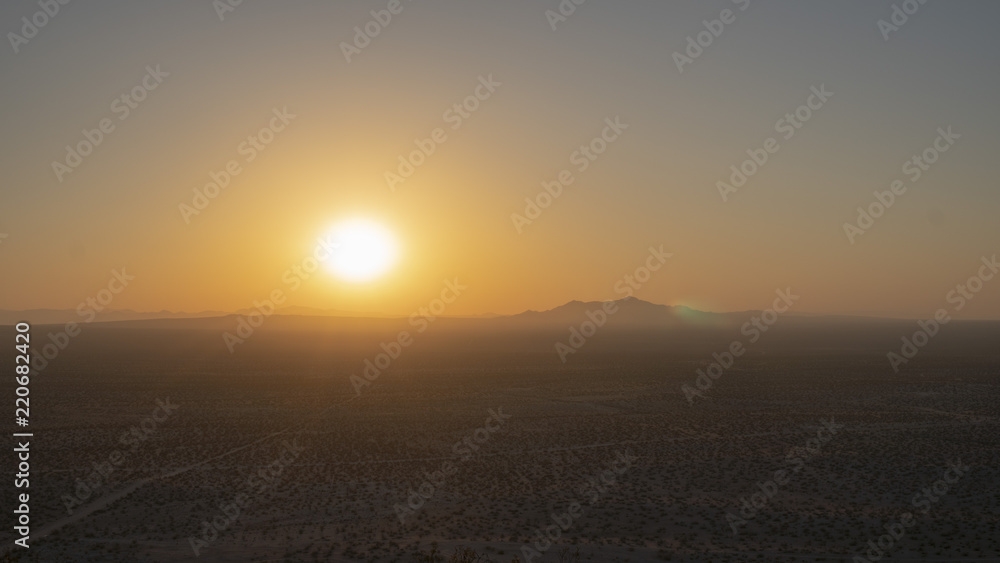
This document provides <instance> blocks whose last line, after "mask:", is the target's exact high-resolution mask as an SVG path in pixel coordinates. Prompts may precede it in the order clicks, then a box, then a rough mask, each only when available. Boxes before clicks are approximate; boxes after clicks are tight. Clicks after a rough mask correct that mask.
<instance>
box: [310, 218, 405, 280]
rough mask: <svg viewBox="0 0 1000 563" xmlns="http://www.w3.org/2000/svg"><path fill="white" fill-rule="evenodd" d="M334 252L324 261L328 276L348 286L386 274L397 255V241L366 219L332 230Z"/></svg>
mask: <svg viewBox="0 0 1000 563" xmlns="http://www.w3.org/2000/svg"><path fill="white" fill-rule="evenodd" d="M328 239H329V240H331V241H333V246H334V248H333V251H332V252H331V254H330V258H329V259H327V260H326V267H327V269H328V270H330V272H332V273H333V274H334V275H336V276H337V277H339V278H340V279H342V280H345V281H349V282H354V283H357V282H366V281H371V280H374V279H376V278H378V277H380V276H382V275H383V274H385V273H386V272H388V271H389V270H390V269H391V268H392V267H393V266H394V265H395V264H396V259H397V257H398V254H399V248H398V246H397V244H396V239H395V238H394V237H393V236H392V233H391V232H389V230H388V229H386V228H385V227H383V226H382V225H380V224H378V223H376V222H375V221H371V220H369V219H360V218H356V219H348V220H346V221H342V222H340V223H338V224H336V225H334V227H333V228H332V229H331V231H330V232H329V236H328Z"/></svg>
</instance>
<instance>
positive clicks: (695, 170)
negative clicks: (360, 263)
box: [0, 0, 1000, 319]
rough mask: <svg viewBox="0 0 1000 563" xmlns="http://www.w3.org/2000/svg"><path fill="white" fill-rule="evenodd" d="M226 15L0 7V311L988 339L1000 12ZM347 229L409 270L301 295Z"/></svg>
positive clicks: (699, 5) (988, 4)
mask: <svg viewBox="0 0 1000 563" xmlns="http://www.w3.org/2000/svg"><path fill="white" fill-rule="evenodd" d="M223 2H224V0H220V1H219V2H215V3H213V2H210V1H208V0H205V1H199V2H191V1H184V2H152V1H135V0H130V1H127V2H126V1H110V0H93V1H88V2H70V3H68V4H67V5H65V6H63V5H59V6H58V12H57V13H56V14H55V15H53V16H48V15H45V16H41V15H37V13H38V12H40V11H41V10H42V8H41V7H40V4H39V3H38V2H30V1H21V0H16V1H9V2H4V3H3V5H2V6H0V21H2V22H3V26H2V31H3V32H4V34H5V37H6V38H7V41H6V44H4V45H3V46H2V47H0V65H2V67H0V68H2V76H3V80H2V81H0V96H2V100H3V104H2V106H0V108H2V109H0V111H2V113H3V115H2V117H3V122H4V124H5V128H6V131H7V134H6V135H4V136H3V137H2V138H0V155H2V157H0V159H2V160H0V170H2V178H3V183H2V187H0V264H2V271H3V275H2V276H0V308H2V309H34V308H51V309H72V308H76V307H77V306H78V305H79V304H80V303H82V302H85V300H86V299H87V298H91V297H93V296H95V295H98V293H99V292H100V291H101V290H102V289H105V288H107V287H109V283H112V282H111V280H112V279H113V278H114V274H113V272H115V271H118V272H119V273H121V272H122V271H123V270H124V272H126V273H127V276H130V277H133V278H132V279H131V280H130V281H129V284H128V286H127V287H124V289H123V290H121V291H119V292H118V293H115V294H114V297H113V302H111V303H110V304H109V305H108V307H109V308H112V309H133V310H137V311H159V310H171V311H186V312H197V311H203V310H217V311H235V310H240V309H244V308H248V307H252V306H253V305H254V303H255V302H260V301H261V300H264V299H267V298H268V296H270V295H272V294H273V292H275V291H281V292H282V297H283V298H284V305H286V306H288V305H293V306H301V307H315V308H321V309H333V310H338V311H350V312H377V313H381V314H399V315H408V314H409V313H411V312H412V311H415V310H417V309H418V308H419V307H425V306H427V304H428V303H429V302H431V301H432V300H433V299H435V298H438V297H439V296H440V295H441V293H442V292H443V291H446V290H447V287H448V284H447V283H446V281H447V282H450V283H451V284H455V283H457V284H459V285H461V286H464V287H465V289H463V290H462V291H461V295H460V296H459V297H457V298H456V299H453V300H452V301H453V302H452V303H449V304H448V308H447V311H446V314H448V315H473V314H481V313H488V312H490V313H498V314H510V313H517V312H520V311H524V310H527V309H534V310H542V309H549V308H553V307H556V306H558V305H560V304H563V303H565V302H567V301H570V300H574V299H576V300H583V301H597V300H608V299H617V298H621V297H624V296H625V293H624V292H623V291H621V290H622V288H624V287H628V289H629V292H628V293H630V294H633V295H635V296H636V297H639V298H642V299H645V300H648V301H652V302H656V303H664V304H670V305H686V306H689V307H694V308H696V309H701V310H708V311H720V312H721V311H741V310H749V309H761V308H765V307H767V306H769V304H770V303H771V302H772V301H773V299H774V294H775V291H776V290H777V289H785V288H791V289H792V291H794V292H795V293H797V294H798V295H800V296H801V301H800V304H799V305H797V306H798V307H799V308H800V309H801V310H802V311H811V312H816V313H831V314H860V315H877V316H892V317H904V318H930V317H931V316H933V314H934V312H935V311H936V310H937V309H939V308H941V307H945V306H948V305H947V304H948V300H947V299H948V295H949V292H951V291H952V290H954V289H955V288H956V286H958V285H959V284H966V285H971V286H972V287H973V288H974V289H978V292H976V293H970V295H971V296H972V297H971V298H969V299H967V304H966V306H965V307H964V308H963V309H962V310H961V311H955V312H954V314H955V316H956V317H959V318H968V319H1000V276H998V278H997V280H996V281H991V280H987V279H985V278H986V276H990V275H992V272H991V270H990V269H989V268H983V267H981V266H984V265H985V264H984V262H983V259H984V257H985V258H987V259H988V258H990V257H992V256H993V255H994V254H996V253H998V252H1000V221H997V217H996V214H997V210H998V209H1000V190H998V189H997V187H998V186H997V176H996V173H995V170H996V154H997V149H998V147H1000V112H998V111H997V110H996V100H997V99H1000V75H998V73H997V72H996V68H997V60H998V59H1000V36H998V35H997V34H996V32H995V27H996V23H997V21H998V20H1000V4H998V3H996V2H994V1H991V0H978V1H976V0H961V1H954V2H935V1H930V2H927V3H925V4H923V5H920V4H917V3H916V2H913V1H910V2H901V1H898V0H897V1H896V2H892V1H888V0H886V1H883V0H878V1H871V0H857V1H848V0H845V1H838V2H825V1H818V0H817V1H795V2H793V1H783V2H779V1H776V0H750V1H749V2H748V1H746V0H709V1H690V2H662V1H660V0H655V1H654V0H623V1H621V2H611V1H608V0H587V1H586V2H583V3H582V4H581V5H579V6H576V5H574V4H572V3H571V2H569V1H568V0H567V2H563V3H562V8H561V9H562V10H563V12H564V13H563V14H560V13H559V10H560V2H558V1H557V0H543V1H538V0H531V1H529V0H504V1H503V2H499V1H498V2H485V1H481V0H480V1H468V0H464V1H459V0H451V1H446V0H400V1H399V2H398V3H397V2H395V1H392V2H391V1H390V0H366V1H337V2H319V1H294V0H288V1H284V2H280V3H279V2H261V1H254V0H245V1H243V2H242V3H241V4H239V5H238V6H236V7H231V6H229V5H228V4H225V3H223ZM220 6H223V7H225V9H223V8H221V7H220ZM571 6H572V7H573V8H574V9H573V10H572V13H570V7H571ZM894 6H895V7H896V9H895V10H894ZM914 7H917V9H916V11H914V10H913V8H914ZM390 8H391V9H393V10H395V11H396V13H395V14H393V13H391V12H389V11H388V10H389V9H390ZM904 8H905V9H906V11H910V12H912V13H910V14H907V13H906V11H904ZM49 9H50V10H54V8H52V7H50V8H49ZM373 11H374V12H375V15H373V13H372V12H373ZM386 15H388V16H391V19H390V18H387V17H386ZM894 17H895V20H893V18H894ZM22 18H28V20H29V21H30V20H31V19H32V18H34V19H35V20H36V23H37V22H44V25H41V26H36V25H35V24H30V25H27V24H26V23H25V21H24V20H22ZM376 18H378V19H381V20H382V21H383V22H386V23H384V25H383V24H382V23H378V22H377V21H374V22H373V20H376ZM904 18H905V21H903V20H904ZM715 20H718V21H715ZM880 21H881V22H883V23H881V24H880ZM366 26H367V29H368V30H370V31H373V32H374V33H371V34H369V33H368V32H366V31H365V29H366ZM35 27H37V29H35ZM356 28H357V29H359V30H360V32H359V31H357V30H356ZM32 31H34V33H32ZM359 33H360V35H359ZM699 34H700V35H699ZM29 35H30V38H29V37H28V36H29ZM699 41H701V44H699ZM817 92H819V93H821V94H817ZM133 94H134V96H133ZM477 94H478V97H476V96H477ZM122 96H126V98H122ZM470 96H472V98H470ZM140 98H141V101H138V100H139V99H140ZM455 104H465V105H466V108H462V109H461V111H456V110H455V109H454V106H455ZM810 105H811V106H812V107H810ZM460 107H461V106H460ZM468 108H473V109H471V110H470V109H468ZM796 112H798V114H797V115H798V116H799V117H798V118H796V117H795V115H796ZM788 114H791V115H792V117H791V118H790V119H789V118H787V117H786V116H787V115H788ZM803 117H805V119H803ZM608 123H612V124H616V125H615V126H614V127H611V126H609V125H608ZM102 124H103V126H104V127H105V128H106V129H107V130H108V132H101V131H100V129H101V127H102ZM793 124H794V125H793ZM279 129H280V130H279ZM262 130H265V131H263V132H262ZM85 131H87V133H85ZM602 136H603V138H602ZM251 137H259V138H258V139H257V140H256V141H252V140H248V139H249V138H251ZM88 138H89V139H90V141H88ZM595 139H599V140H595ZM95 140H97V142H95ZM264 140H266V141H269V142H267V143H266V144H264V143H263V141H264ZM81 143H82V146H83V148H84V149H87V148H88V143H89V144H90V145H95V144H96V146H93V149H92V150H86V151H85V152H87V153H88V154H87V155H86V156H80V157H79V160H78V161H77V160H76V158H75V157H74V156H73V155H68V149H67V147H68V146H69V147H79V146H81ZM253 143H256V145H257V146H256V147H255V146H254V144H253ZM935 143H936V144H937V148H934V147H935ZM587 145H589V146H590V147H591V148H590V149H589V150H588V152H589V156H588V155H587V154H584V152H583V151H581V150H580V149H581V146H587ZM419 146H423V147H425V149H427V150H425V152H426V153H430V154H418V155H417V157H415V158H411V153H412V152H413V151H415V150H419V148H418V147H419ZM431 149H432V150H431ZM599 151H603V152H600V154H597V153H598V152H599ZM915 156H916V157H918V158H920V159H921V160H920V161H919V162H915V161H912V159H913V158H914V157H915ZM754 157H756V158H757V159H758V162H760V163H761V164H758V163H757V162H754V161H753V160H752V159H753V158H754ZM925 157H926V159H927V160H928V161H930V160H932V161H933V163H932V164H931V163H928V162H927V161H925V160H924V158H925ZM764 158H766V160H764ZM401 159H403V160H408V159H410V160H412V161H414V162H416V163H417V164H418V165H416V166H413V170H412V173H410V171H409V170H406V169H405V167H404V169H402V170H401V169H400V160H401ZM748 159H751V160H750V162H745V161H747V160H748ZM69 164H75V165H76V166H72V167H71V166H69ZM734 166H735V167H737V168H739V167H741V166H742V167H743V168H744V170H746V171H749V174H747V176H748V177H746V179H745V183H741V182H740V180H741V178H739V177H736V178H732V176H733V175H734V173H733V168H732V167H734ZM227 167H231V168H230V171H231V172H233V171H235V173H223V172H225V171H226V169H227ZM564 171H567V172H564ZM213 173H214V174H215V176H216V178H220V179H221V178H224V177H225V176H226V175H228V176H229V178H228V181H226V182H225V183H226V184H227V186H226V187H225V188H223V189H220V190H219V191H218V193H217V194H215V197H212V198H208V197H205V199H203V200H201V199H198V197H199V196H196V191H198V190H201V191H202V193H204V189H205V186H206V184H208V183H209V182H211V181H212V174H213ZM404 173H405V175H406V176H407V177H405V178H404V177H403V176H404ZM387 174H388V176H387ZM391 174H396V175H398V176H399V177H398V178H394V177H393V176H392V175H391ZM561 174H562V177H563V178H565V179H572V183H569V182H567V185H565V186H562V187H561V191H559V190H558V189H557V188H555V187H553V184H551V183H552V182H554V181H556V180H558V179H559V177H560V175H561ZM737 176H738V175H737ZM400 180H401V181H400ZM221 181H222V180H220V182H221ZM896 181H898V182H897V183H895V184H894V182H896ZM720 182H721V183H723V184H720ZM543 183H549V186H550V189H551V190H553V191H555V192H556V193H559V195H558V197H554V198H553V197H548V196H547V195H546V194H545V191H544V190H545V188H544V187H543ZM737 184H739V186H738V187H737ZM893 186H895V189H896V190H898V191H899V193H898V194H893V193H892V189H893ZM875 192H883V193H882V195H881V196H878V197H881V199H882V203H879V199H878V197H877V196H876V195H875ZM886 194H889V195H886ZM890 196H891V197H892V202H891V204H889V205H888V206H886V205H884V203H885V202H888V201H889V198H890ZM526 198H527V199H528V200H534V201H536V202H539V203H542V204H543V205H544V207H539V208H538V209H529V208H528V206H529V204H528V203H526ZM185 206H186V208H185ZM199 206H201V208H198V207H199ZM859 207H860V208H862V209H866V210H872V211H873V213H874V214H875V215H877V217H872V218H868V219H866V218H865V217H861V218H860V219H859V211H858V208H859ZM880 208H881V212H879V209H880ZM352 217H362V218H367V219H369V220H371V221H375V222H377V223H379V224H381V225H382V226H384V227H385V228H386V229H388V230H389V231H391V232H392V233H393V235H394V237H395V238H396V240H397V242H398V245H399V260H398V263H396V265H395V267H394V268H392V269H391V270H390V271H388V272H387V273H386V274H385V275H383V276H381V277H379V278H377V279H375V280H371V281H368V282H365V283H356V282H350V281H345V280H343V279H340V278H338V277H336V276H335V275H332V274H331V273H330V272H328V271H327V270H326V269H325V268H320V269H318V270H316V271H314V272H313V273H311V274H306V275H300V274H298V273H292V274H290V272H295V270H294V269H293V268H295V267H299V268H301V267H302V266H303V265H306V266H309V262H308V260H309V258H308V257H309V256H311V255H313V253H314V251H315V249H316V247H317V244H318V242H317V241H318V240H319V239H320V238H321V237H323V236H324V234H326V233H328V232H329V230H330V228H331V227H332V226H333V225H335V224H337V223H338V222H339V221H341V220H344V219H346V218H352ZM859 222H860V224H861V225H860V226H859ZM845 225H846V226H845ZM862 227H863V228H862ZM651 247H652V248H654V249H657V250H658V251H659V249H661V248H662V251H661V252H662V253H664V254H669V255H670V256H669V258H666V259H665V260H664V261H663V262H662V264H660V262H650V256H651V253H650V248H651ZM987 261H988V260H987ZM653 264H656V265H658V266H659V267H658V268H657V269H656V271H653V272H650V273H649V275H648V276H647V275H646V273H644V272H643V271H641V268H643V267H645V266H647V265H653ZM637 270H639V271H638V272H637ZM303 272H304V271H303ZM980 275H982V277H977V276H980ZM626 276H632V278H631V286H629V285H628V282H626V285H624V286H623V285H621V284H620V283H619V282H622V281H623V280H626ZM636 276H638V277H636ZM970 278H976V279H975V280H973V281H972V282H970V281H969V280H970ZM638 279H643V280H644V281H642V282H641V283H640V282H638V281H636V280H638ZM292 281H295V283H292ZM112 287H114V288H116V289H120V288H121V286H120V285H114V284H112ZM616 288H617V289H616ZM105 295H107V293H106V292H105Z"/></svg>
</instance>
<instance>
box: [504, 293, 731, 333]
mask: <svg viewBox="0 0 1000 563" xmlns="http://www.w3.org/2000/svg"><path fill="white" fill-rule="evenodd" d="M609 310H610V311H614V312H613V313H611V314H607V311H609ZM588 313H589V314H590V316H588ZM602 314H607V323H608V324H609V325H611V326H616V327H636V328H651V327H670V326H680V325H688V324H708V325H716V326H718V325H725V324H729V323H731V322H732V321H733V319H732V318H730V317H731V315H732V313H707V312H705V311H698V310H696V309H692V308H690V307H684V306H670V305H659V304H656V303H650V302H649V301H643V300H642V299H637V298H635V297H625V298H623V299H618V300H615V301H608V302H605V301H587V302H584V301H570V302H569V303H566V304H565V305H560V306H558V307H556V308H554V309H549V310H548V311H525V312H524V313H520V314H517V315H511V316H508V317H501V318H498V319H496V321H497V322H498V323H509V324H521V323H523V324H527V325H536V326H550V325H558V326H570V325H578V324H580V323H582V322H584V321H586V320H588V319H590V318H591V317H594V318H596V319H598V320H600V318H601V315H602Z"/></svg>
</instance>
